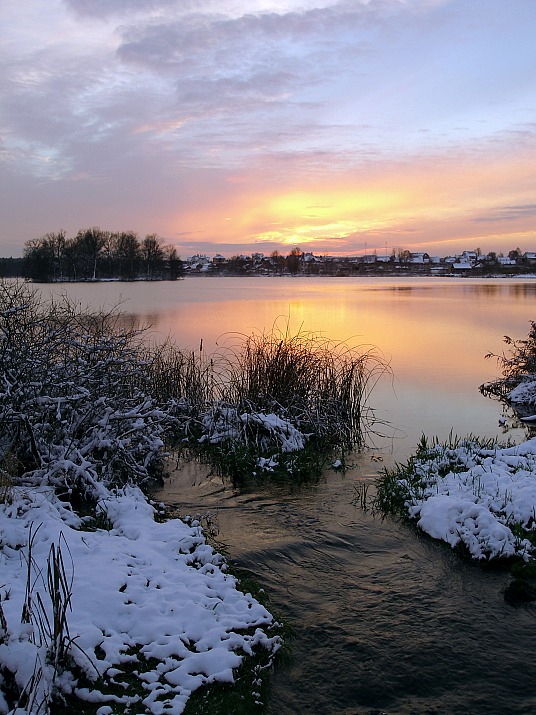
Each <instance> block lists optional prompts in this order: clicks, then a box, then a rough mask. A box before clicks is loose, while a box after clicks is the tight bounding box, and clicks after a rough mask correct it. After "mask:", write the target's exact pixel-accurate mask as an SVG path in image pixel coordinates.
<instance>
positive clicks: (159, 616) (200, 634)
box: [0, 487, 280, 715]
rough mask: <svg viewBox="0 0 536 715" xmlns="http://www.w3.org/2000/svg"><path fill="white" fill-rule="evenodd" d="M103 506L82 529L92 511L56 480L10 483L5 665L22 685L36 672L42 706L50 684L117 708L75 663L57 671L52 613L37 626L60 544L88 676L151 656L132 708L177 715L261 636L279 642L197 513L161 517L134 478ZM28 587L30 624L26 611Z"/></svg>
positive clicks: (3, 577) (0, 645)
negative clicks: (60, 494) (59, 491)
mask: <svg viewBox="0 0 536 715" xmlns="http://www.w3.org/2000/svg"><path fill="white" fill-rule="evenodd" d="M100 509H101V511H102V517H103V520H102V523H103V524H106V528H102V529H97V530H87V529H86V530H85V529H84V519H83V518H80V517H79V516H78V515H76V514H75V513H74V512H73V511H72V510H71V509H70V508H67V507H66V506H65V505H64V504H62V503H61V502H60V501H59V500H58V498H57V497H56V496H55V494H54V491H53V490H52V489H51V488H49V487H41V488H39V487H37V488H36V487H33V488H31V489H23V488H21V487H12V488H10V489H9V490H8V493H7V498H6V499H5V500H4V501H3V502H2V503H0V598H1V606H2V610H3V617H2V619H1V620H0V668H1V669H3V670H5V669H7V670H9V671H10V672H11V673H14V674H15V677H16V680H17V684H18V686H19V688H20V689H21V690H22V689H24V688H27V687H28V684H29V683H30V682H31V681H32V677H35V675H36V674H37V676H38V677H37V680H35V683H36V684H35V687H34V693H33V696H34V710H33V712H37V710H38V707H39V704H40V703H41V702H43V701H44V700H45V699H46V698H48V697H49V695H50V692H51V690H52V689H53V688H59V689H60V690H63V691H65V692H71V691H73V692H75V693H76V694H77V695H78V696H79V697H80V698H82V699H84V700H88V701H92V702H97V703H102V705H101V706H100V709H99V713H100V714H101V715H107V714H108V713H111V712H112V710H111V708H110V704H109V703H110V702H111V701H110V700H109V699H108V698H107V695H106V694H105V693H104V692H101V690H99V688H98V687H87V686H84V687H80V684H79V682H77V679H76V677H75V675H73V674H72V673H71V672H70V671H69V670H64V671H61V669H60V671H59V672H58V673H57V674H56V676H55V675H54V667H53V665H52V664H51V663H50V662H49V660H50V657H48V658H47V651H48V653H49V654H50V652H51V650H53V648H52V649H51V645H52V644H51V640H52V637H51V636H50V634H48V635H47V627H46V626H45V627H43V621H42V625H41V627H39V620H40V619H39V616H40V614H41V615H42V609H43V608H44V609H45V611H46V613H47V617H48V619H49V621H50V623H51V624H52V623H53V614H52V600H51V598H50V593H49V592H50V587H49V586H48V585H47V560H49V555H50V550H51V546H53V545H54V552H55V553H56V554H57V553H58V548H59V549H60V552H61V556H62V559H63V562H64V566H65V574H66V577H67V585H69V584H70V582H71V579H72V598H71V606H72V608H71V609H69V610H68V611H67V624H68V631H69V637H70V638H71V639H73V642H74V644H75V645H73V646H72V647H71V648H70V654H71V656H72V658H73V659H74V661H75V662H76V665H77V666H78V668H80V669H81V670H82V671H83V672H84V673H85V674H87V676H88V678H89V680H90V681H93V682H95V680H96V679H97V677H98V676H100V675H104V674H106V675H107V677H108V678H112V680H113V679H114V678H115V679H117V677H118V676H119V675H120V672H121V669H122V667H123V666H124V665H125V664H126V663H129V662H131V661H132V660H133V659H135V655H134V653H135V652H137V651H138V650H139V653H140V655H141V656H143V659H145V660H143V659H139V665H138V678H139V680H140V683H142V684H143V690H144V695H143V696H136V697H135V698H134V702H133V706H134V707H133V709H132V712H137V713H142V712H147V713H154V714H155V715H159V714H160V713H166V714H167V715H178V714H179V713H181V712H182V711H183V709H184V706H185V703H186V701H187V700H188V697H189V696H190V694H191V693H192V692H193V691H194V690H195V689H197V688H198V687H199V686H201V685H202V684H204V683H210V682H212V681H222V682H232V681H233V669H235V668H236V667H238V665H239V664H240V662H241V659H242V655H241V654H243V653H248V654H250V653H252V649H253V648H255V647H259V648H262V647H264V648H266V649H267V650H268V652H269V653H271V654H274V653H275V652H276V651H277V649H278V648H279V646H280V639H279V637H278V636H276V635H273V633H272V634H271V633H270V632H271V629H272V627H273V626H274V625H275V624H274V620H273V618H272V616H271V614H270V613H269V612H268V611H267V610H266V609H265V608H264V607H263V606H262V605H261V604H259V602H258V601H256V600H255V599H254V598H253V597H252V596H251V595H250V594H244V593H242V592H241V591H239V590H238V588H237V582H236V580H235V578H234V577H233V576H232V575H229V574H227V573H225V563H224V560H223V558H222V557H221V556H220V555H219V554H217V553H216V552H214V550H213V549H212V548H211V547H210V546H209V545H208V544H207V543H206V541H205V539H204V536H203V534H202V530H201V528H200V527H199V526H196V525H195V522H194V525H193V526H190V525H187V524H186V523H184V522H183V521H181V520H178V519H173V520H169V521H163V522H161V523H160V522H159V521H157V520H155V518H154V516H155V510H154V508H153V506H151V504H150V503H148V501H147V499H146V498H145V496H144V495H143V494H142V492H141V491H140V490H139V489H138V488H135V487H128V488H125V489H123V490H121V491H120V492H118V493H112V492H109V494H108V496H107V497H106V498H104V499H103V500H102V502H101V504H100ZM29 540H31V541H32V543H31V564H30V570H29V571H28V564H27V562H28V553H29V551H28V547H29ZM28 573H29V574H30V576H29V578H30V586H29V589H28ZM28 590H29V591H30V592H31V612H32V617H31V619H30V620H31V622H29V623H28V622H25V621H27V620H28V619H27V618H26V619H24V618H23V617H22V614H23V610H24V604H25V603H26V604H28ZM6 683H7V681H6V680H4V679H2V676H1V675H0V713H7V712H9V707H8V703H7V701H6V697H5V694H6V691H5V687H7V684H6ZM2 691H4V692H3V694H2ZM129 698H131V696H130V695H128V694H125V695H124V696H123V698H122V699H123V700H124V702H129ZM112 700H117V696H113V698H112ZM30 711H32V710H31V709H30ZM13 712H16V711H13ZM20 712H21V713H22V712H23V711H22V710H21V711H20ZM39 712H46V709H44V710H40V711H39Z"/></svg>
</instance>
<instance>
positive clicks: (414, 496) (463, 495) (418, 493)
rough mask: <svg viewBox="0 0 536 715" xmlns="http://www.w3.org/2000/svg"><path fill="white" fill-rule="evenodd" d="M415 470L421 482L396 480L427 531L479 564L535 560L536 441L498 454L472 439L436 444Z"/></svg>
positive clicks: (418, 460) (411, 511) (498, 450)
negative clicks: (489, 560) (513, 558)
mask: <svg viewBox="0 0 536 715" xmlns="http://www.w3.org/2000/svg"><path fill="white" fill-rule="evenodd" d="M413 466H414V469H415V475H416V477H417V478H416V479H415V480H414V479H411V480H408V479H399V480H398V481H399V485H400V486H401V487H402V488H403V490H404V492H405V493H406V496H407V498H406V502H405V506H406V509H407V511H408V514H409V516H410V517H411V518H413V519H416V520H417V525H418V526H419V527H420V528H421V529H422V530H423V531H425V532H426V533H427V534H429V535H430V536H432V537H433V538H435V539H441V540H443V541H445V542H446V543H448V544H450V545H451V546H453V547H454V546H458V545H460V544H461V545H463V546H464V547H465V548H466V549H467V550H468V552H469V553H470V555H471V556H472V557H473V558H475V559H486V558H495V557H509V556H515V555H517V556H521V557H523V558H524V559H525V560H528V559H531V558H534V556H535V554H534V546H533V545H532V544H531V542H530V540H529V538H527V537H528V536H529V535H531V532H532V531H534V529H536V523H535V522H536V438H533V439H531V440H528V441H527V442H524V443H522V444H520V445H518V446H514V447H507V448H499V447H497V448H495V449H485V448H482V447H481V446H479V444H478V443H477V442H476V441H471V440H466V441H462V442H461V443H460V444H459V445H458V446H456V447H444V446H441V445H436V446H434V447H432V448H431V449H429V450H428V452H427V453H426V455H424V456H422V457H418V458H416V459H415V462H414V465H413ZM520 529H521V531H520ZM525 534H526V536H525Z"/></svg>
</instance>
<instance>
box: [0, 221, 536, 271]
mask: <svg viewBox="0 0 536 715" xmlns="http://www.w3.org/2000/svg"><path fill="white" fill-rule="evenodd" d="M523 274H530V275H533V274H536V251H524V252H522V251H521V250H520V249H519V248H516V249H513V250H510V251H509V252H508V253H507V254H506V255H504V254H502V253H495V252H490V253H486V254H485V253H483V252H482V251H481V250H480V249H478V248H477V249H476V250H466V251H462V253H460V254H456V255H451V256H443V257H439V256H432V255H430V254H428V253H425V252H412V251H409V250H406V249H393V250H392V251H391V252H390V253H387V252H379V251H374V252H372V253H366V252H365V253H364V254H363V255H357V256H344V257H342V256H329V255H319V256H317V255H315V254H314V253H312V252H309V251H302V250H301V249H300V248H297V247H296V248H293V249H291V250H290V251H289V252H288V254H286V255H285V254H283V253H280V252H279V251H272V253H270V254H269V255H266V254H264V253H251V254H250V255H235V256H232V257H230V258H226V257H224V256H222V255H220V254H216V255H215V256H212V257H209V256H208V255H205V254H201V253H198V254H195V255H193V256H189V257H186V258H185V259H181V258H180V257H179V256H178V254H177V250H176V248H175V247H174V246H172V245H170V244H166V243H165V242H164V241H163V239H161V238H160V237H158V236H157V235H156V234H150V235H147V236H145V238H143V239H141V238H140V237H138V235H137V234H136V233H134V232H132V231H127V232H121V233H114V232H110V231H103V230H102V229H100V228H90V229H84V230H81V231H79V232H78V233H77V234H76V236H74V237H73V238H67V236H66V235H65V232H63V231H60V232H58V233H50V234H46V235H45V236H42V237H40V238H37V239H33V240H31V241H28V242H27V243H26V244H25V247H24V254H23V257H22V258H0V277H22V278H26V279H28V280H32V281H35V282H59V281H98V280H176V279H178V278H183V277H184V276H187V275H192V276H273V275H276V276H281V275H291V276H297V275H305V276H342V277H348V276H364V275H387V276H402V275H408V276H409V275H411V276H419V275H424V276H481V277H482V276H513V277H515V276H520V275H523Z"/></svg>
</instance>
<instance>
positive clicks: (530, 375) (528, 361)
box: [479, 321, 536, 403]
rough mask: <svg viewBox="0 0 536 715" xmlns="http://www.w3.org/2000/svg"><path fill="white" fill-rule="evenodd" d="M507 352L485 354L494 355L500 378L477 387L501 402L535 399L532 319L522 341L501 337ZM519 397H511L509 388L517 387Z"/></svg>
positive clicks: (535, 355)
mask: <svg viewBox="0 0 536 715" xmlns="http://www.w3.org/2000/svg"><path fill="white" fill-rule="evenodd" d="M504 343H505V344H506V345H508V348H509V350H508V352H507V353H506V354H505V353H502V354H501V355H496V354H494V353H488V354H487V355H486V358H495V359H496V360H497V363H498V365H499V367H500V368H501V371H502V377H500V378H498V379H497V380H493V381H492V382H488V383H485V384H483V385H481V386H480V388H479V389H480V392H481V393H482V394H483V395H486V396H488V397H497V398H499V399H500V400H503V401H505V402H510V401H516V402H526V403H529V402H534V401H535V400H536V322H534V321H531V323H530V331H529V334H528V337H527V339H526V340H514V339H512V338H510V337H509V336H508V335H505V336H504ZM521 385H523V386H524V387H525V388H529V389H523V388H522V389H521V390H520V395H519V397H520V399H515V396H514V400H512V399H511V393H512V391H513V390H514V389H515V388H517V387H518V386H521Z"/></svg>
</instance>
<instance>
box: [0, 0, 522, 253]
mask: <svg viewBox="0 0 536 715" xmlns="http://www.w3.org/2000/svg"><path fill="white" fill-rule="evenodd" d="M2 6H3V7H2V29H1V31H0V32H1V35H2V36H1V42H0V52H1V53H2V56H1V62H0V82H1V85H0V90H1V98H2V99H1V100H0V131H1V135H0V142H1V144H0V149H1V154H0V156H1V158H2V168H1V174H0V177H1V178H0V180H1V184H0V187H1V191H0V210H1V216H2V220H1V223H0V255H3V256H19V255H22V250H23V247H24V243H25V241H27V240H29V239H32V238H35V237H38V236H41V235H43V234H45V233H48V232H53V231H58V230H60V229H64V230H65V231H66V232H67V234H68V235H69V236H71V235H74V234H75V233H76V232H77V231H78V230H79V229H81V228H87V227H89V226H100V227H101V228H102V229H109V230H127V229H129V230H134V231H136V232H138V233H139V234H140V236H144V235H145V234H147V233H157V234H159V235H160V236H162V238H164V239H165V240H166V242H169V243H173V244H175V245H176V246H177V248H178V251H179V254H180V255H181V257H183V258H185V257H186V256H188V255H191V254H193V253H196V252H202V253H208V254H209V255H213V254H214V253H216V252H220V253H223V254H224V255H227V256H230V255H233V254H237V253H250V252H251V251H260V252H264V253H271V252H272V251H273V250H276V249H277V250H279V251H281V252H288V250H289V249H290V248H292V247H294V246H299V247H300V248H302V249H303V250H309V251H313V252H314V253H316V254H323V253H328V254H332V255H335V254H340V255H358V254H360V253H363V252H364V251H367V252H371V251H372V250H373V249H377V250H378V251H379V252H383V251H385V250H387V251H388V252H389V253H390V252H391V250H392V248H395V247H398V248H408V249H410V250H427V251H429V252H430V253H433V254H434V255H446V254H450V253H453V252H455V251H459V250H462V249H464V248H468V249H473V248H476V247H480V248H481V249H482V250H483V251H490V250H495V251H504V252H507V251H508V250H510V249H511V248H515V247H517V246H519V247H520V248H522V249H531V250H536V223H535V217H536V42H535V40H534V32H535V30H536V1H535V0H247V1H246V0H46V2H43V0H17V1H16V2H8V0H2Z"/></svg>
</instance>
